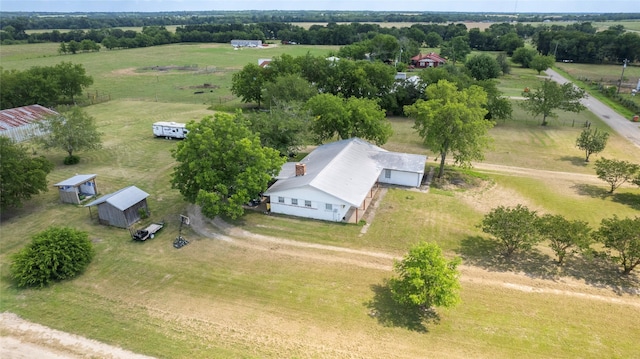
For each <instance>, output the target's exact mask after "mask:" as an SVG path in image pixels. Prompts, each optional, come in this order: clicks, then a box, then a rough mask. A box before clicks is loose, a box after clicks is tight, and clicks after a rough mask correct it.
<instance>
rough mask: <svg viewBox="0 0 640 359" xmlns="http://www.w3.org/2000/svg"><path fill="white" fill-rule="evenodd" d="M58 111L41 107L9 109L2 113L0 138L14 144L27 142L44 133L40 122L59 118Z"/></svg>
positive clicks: (0, 115)
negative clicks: (11, 141) (7, 139)
mask: <svg viewBox="0 0 640 359" xmlns="http://www.w3.org/2000/svg"><path fill="white" fill-rule="evenodd" d="M59 115H60V114H59V113H57V112H56V111H53V110H51V109H48V108H46V107H44V106H40V105H30V106H23V107H16V108H9V109H6V110H2V111H0V136H7V137H9V138H11V139H12V140H13V141H14V142H16V143H19V142H23V141H27V140H29V139H31V138H32V137H36V136H40V135H42V134H43V133H42V132H41V131H40V128H39V127H38V122H39V121H42V120H43V119H45V118H47V117H49V116H59Z"/></svg>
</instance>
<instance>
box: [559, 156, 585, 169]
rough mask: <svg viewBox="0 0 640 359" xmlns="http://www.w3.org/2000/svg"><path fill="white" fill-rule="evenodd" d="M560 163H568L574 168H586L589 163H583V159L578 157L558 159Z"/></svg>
mask: <svg viewBox="0 0 640 359" xmlns="http://www.w3.org/2000/svg"><path fill="white" fill-rule="evenodd" d="M560 160H561V161H565V162H569V163H571V164H572V165H574V166H576V167H587V165H588V164H589V162H585V161H584V157H580V156H562V157H560Z"/></svg>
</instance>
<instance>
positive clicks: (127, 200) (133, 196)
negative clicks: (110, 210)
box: [85, 186, 149, 211]
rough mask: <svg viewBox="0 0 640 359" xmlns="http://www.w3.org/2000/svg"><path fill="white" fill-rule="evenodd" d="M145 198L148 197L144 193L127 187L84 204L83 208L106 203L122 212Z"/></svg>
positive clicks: (134, 187) (135, 188)
mask: <svg viewBox="0 0 640 359" xmlns="http://www.w3.org/2000/svg"><path fill="white" fill-rule="evenodd" d="M147 197H149V194H148V193H146V192H145V191H143V190H141V189H140V188H138V187H136V186H129V187H126V188H123V189H121V190H118V191H116V192H113V193H110V194H106V195H104V196H102V197H100V198H98V199H96V200H95V201H93V202H91V203H88V204H86V205H85V207H91V206H96V205H99V204H102V203H105V202H107V203H109V204H110V205H112V206H114V207H115V208H117V209H119V210H121V211H124V210H125V209H127V208H129V207H131V206H133V205H134V204H136V203H138V202H140V201H142V200H143V199H145V198H147Z"/></svg>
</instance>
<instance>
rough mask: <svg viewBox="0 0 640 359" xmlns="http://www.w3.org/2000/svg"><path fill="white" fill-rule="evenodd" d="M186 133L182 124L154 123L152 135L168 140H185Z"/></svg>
mask: <svg viewBox="0 0 640 359" xmlns="http://www.w3.org/2000/svg"><path fill="white" fill-rule="evenodd" d="M188 132H189V131H188V130H187V129H186V128H185V124H184V123H177V122H156V123H154V124H153V135H154V136H156V137H164V138H166V139H168V140H170V139H172V138H185V137H186V136H187V133H188Z"/></svg>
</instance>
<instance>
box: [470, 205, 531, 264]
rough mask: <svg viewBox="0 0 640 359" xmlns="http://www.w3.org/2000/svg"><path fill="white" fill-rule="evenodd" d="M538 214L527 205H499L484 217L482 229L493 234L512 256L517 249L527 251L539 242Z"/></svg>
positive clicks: (506, 253) (508, 254)
mask: <svg viewBox="0 0 640 359" xmlns="http://www.w3.org/2000/svg"><path fill="white" fill-rule="evenodd" d="M537 225H538V215H537V214H536V211H532V210H530V209H529V208H527V207H526V206H523V205H520V204H518V205H517V206H516V207H513V208H512V207H504V206H499V207H496V208H494V209H492V210H491V211H490V212H489V213H487V214H486V215H485V216H484V218H483V219H482V223H481V225H480V227H481V228H482V231H483V232H485V233H488V234H491V235H493V236H494V237H495V238H496V239H497V240H498V242H499V243H500V245H501V246H502V249H503V254H504V255H505V256H507V257H510V256H511V255H512V254H513V253H514V252H516V251H525V250H528V249H530V248H531V247H532V246H533V245H534V244H536V243H538V242H539V240H540V236H539V234H538V226H537Z"/></svg>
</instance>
